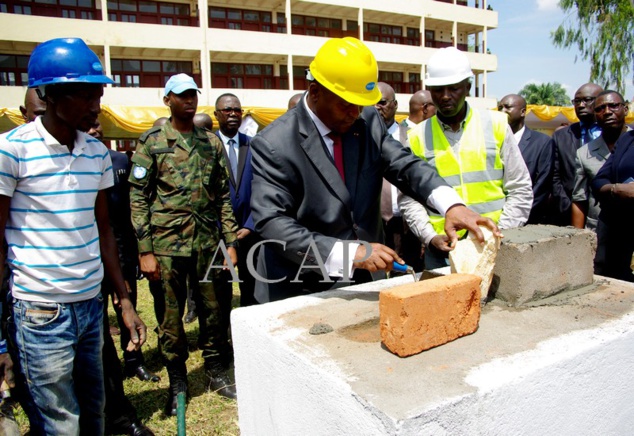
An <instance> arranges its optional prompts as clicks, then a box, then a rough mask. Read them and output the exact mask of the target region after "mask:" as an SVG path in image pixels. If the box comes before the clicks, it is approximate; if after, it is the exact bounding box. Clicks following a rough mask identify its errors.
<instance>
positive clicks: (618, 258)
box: [0, 38, 634, 435]
mask: <svg viewBox="0 0 634 436" xmlns="http://www.w3.org/2000/svg"><path fill="white" fill-rule="evenodd" d="M342 71H343V72H342ZM28 74H29V92H27V95H26V97H25V105H24V107H21V111H22V113H23V115H24V117H25V120H26V121H27V124H25V125H23V126H20V127H18V128H16V129H14V130H12V131H11V132H8V133H6V134H4V135H2V136H0V239H1V241H0V242H4V241H6V245H7V247H8V248H7V250H6V251H4V252H3V262H1V263H0V264H1V265H2V268H5V261H6V265H8V270H9V271H10V272H9V273H8V274H7V276H8V277H10V280H8V281H7V282H6V283H5V292H6V294H7V295H6V297H5V299H4V302H5V303H4V309H5V310H4V312H5V315H4V316H3V319H9V322H8V329H7V330H6V331H5V330H3V336H2V338H4V339H2V340H0V380H4V381H6V382H7V383H8V384H9V386H10V387H12V388H13V389H14V391H15V393H16V395H15V396H16V398H17V399H18V400H19V401H20V403H21V404H22V407H23V408H24V410H25V411H26V413H27V415H28V417H29V423H30V431H31V434H34V435H39V434H78V433H86V434H88V433H89V434H95V435H99V434H103V433H104V432H105V431H106V429H107V431H108V432H111V433H127V434H132V435H151V434H153V433H152V431H151V430H150V429H149V428H147V427H146V426H145V425H144V424H143V423H141V422H140V421H139V420H138V419H137V416H136V412H135V410H134V407H133V406H132V404H131V403H130V402H129V401H128V400H127V399H126V397H125V393H124V391H123V382H122V380H123V377H124V376H128V377H137V378H139V379H140V380H144V381H158V376H156V375H155V374H153V373H152V372H150V371H149V370H148V369H147V368H146V367H145V364H144V359H143V354H142V352H141V346H142V344H143V342H144V341H145V337H146V327H145V324H144V323H143V322H142V321H141V320H140V319H139V318H138V316H137V314H136V312H135V307H136V299H137V292H136V282H137V279H138V277H139V276H140V275H142V276H143V277H145V278H146V279H147V280H149V284H150V285H149V287H150V292H151V295H152V298H153V303H154V310H155V316H156V322H157V325H158V326H157V328H156V332H157V334H158V348H159V353H160V355H161V358H162V361H163V363H164V365H165V366H166V368H167V373H168V376H169V392H168V398H167V402H166V405H165V409H164V412H165V414H166V415H168V416H174V415H176V414H177V405H178V401H177V397H178V395H179V394H185V395H186V396H188V395H189V392H190V389H189V383H188V378H187V365H186V361H187V359H188V354H189V351H188V346H187V338H186V336H185V330H184V321H183V317H184V316H186V320H188V321H191V320H193V319H194V318H195V317H197V318H198V322H199V326H200V329H199V337H198V346H199V348H200V349H201V350H202V357H203V360H204V370H205V375H206V377H207V388H208V389H209V390H212V391H214V392H216V393H217V394H219V395H222V396H224V397H226V398H230V399H235V398H236V397H237V395H238V393H237V392H236V388H235V385H234V382H233V380H232V378H231V377H230V374H229V368H230V367H231V365H232V361H233V352H232V346H231V342H230V339H229V329H230V325H229V314H230V311H231V306H232V295H233V289H232V283H234V282H238V283H239V289H240V305H241V306H249V305H254V304H258V303H266V302H269V301H275V300H280V299H284V298H288V297H292V296H296V295H302V294H306V293H312V292H318V291H322V290H326V289H333V288H336V287H341V286H346V285H347V284H350V283H352V282H356V283H359V282H364V281H370V280H375V279H377V278H382V277H385V276H386V273H389V272H390V271H391V270H392V269H393V265H394V263H395V262H396V263H401V264H402V263H404V262H406V263H407V264H409V265H411V266H413V267H414V269H415V270H416V271H420V270H422V269H423V268H426V269H433V268H438V267H443V266H445V265H447V255H448V252H449V251H451V250H452V249H453V247H454V246H455V242H456V241H457V240H458V238H461V237H463V236H464V235H465V233H466V232H473V233H474V234H475V235H476V238H477V239H478V240H480V241H482V240H483V234H482V231H481V229H480V226H486V227H488V228H489V229H490V230H492V231H493V232H494V233H495V234H497V235H500V234H501V233H500V229H508V228H513V227H519V226H523V225H525V224H555V225H574V226H575V227H579V228H584V227H587V228H590V229H593V230H595V231H596V232H597V234H598V240H599V244H598V245H599V248H598V250H597V256H596V259H595V269H596V271H597V272H598V273H601V274H605V275H608V276H611V277H615V278H619V279H624V280H629V281H634V280H633V276H632V274H631V269H630V270H629V275H628V274H627V269H626V268H623V262H624V259H625V258H626V257H627V255H628V254H629V259H628V262H629V261H631V257H632V247H631V246H628V247H626V248H625V249H624V248H623V247H622V244H618V243H615V242H614V241H615V237H614V235H613V234H612V233H614V226H613V225H612V224H611V222H613V221H614V220H615V218H614V215H615V213H614V207H618V205H619V204H622V203H619V201H622V202H629V201H631V198H632V196H634V195H633V194H634V193H632V192H630V191H632V189H631V188H632V187H633V186H634V184H633V185H630V186H627V185H628V184H629V183H630V181H628V179H627V178H624V177H622V176H618V177H616V179H615V177H613V176H611V174H612V173H611V172H609V171H608V170H605V169H602V167H603V165H604V164H605V163H606V162H608V164H607V165H606V167H610V168H611V167H612V166H613V165H614V166H616V165H619V168H621V167H622V166H623V163H622V162H623V159H621V160H619V161H618V162H616V163H612V160H611V159H612V158H610V156H611V155H612V154H614V153H615V150H621V149H623V148H627V147H621V148H619V138H620V137H621V136H622V135H623V133H625V132H627V131H628V130H629V128H628V127H627V126H626V125H625V116H626V114H627V105H626V104H625V103H626V102H625V101H624V99H623V97H622V96H621V95H620V94H619V93H618V92H615V91H611V90H606V91H604V90H603V89H601V87H599V86H597V85H595V84H585V85H583V86H581V87H580V88H579V90H577V92H576V93H575V96H574V99H573V100H572V103H573V105H574V108H575V112H576V114H577V116H578V118H579V122H578V123H574V124H572V125H570V126H568V127H566V128H564V129H561V130H559V131H557V132H556V133H555V134H554V135H553V137H552V138H550V137H549V136H547V135H545V134H542V133H539V132H536V131H533V130H530V129H529V128H527V127H526V125H525V116H526V101H525V100H524V99H523V98H522V97H521V96H519V95H516V94H509V95H507V96H505V97H504V98H502V99H501V100H500V102H499V105H498V111H489V110H480V109H476V108H474V107H472V106H471V105H469V103H468V102H467V101H466V97H467V96H468V95H469V93H470V89H471V77H472V75H473V73H472V70H471V66H470V64H469V60H468V58H467V56H466V55H465V54H464V53H462V52H460V51H459V50H457V49H455V48H453V47H450V48H445V49H440V50H438V51H437V52H436V53H435V54H434V55H433V56H432V57H431V59H430V60H429V62H428V65H427V76H426V80H425V83H426V87H427V89H425V90H421V91H418V92H416V93H415V94H414V95H413V96H412V97H411V99H410V101H409V116H408V117H407V118H406V119H405V120H404V121H403V122H402V123H398V122H396V120H395V115H396V112H397V110H398V101H397V100H396V93H395V91H394V89H393V88H392V87H391V86H390V85H389V84H387V83H383V82H378V83H377V77H378V66H377V63H376V60H375V59H374V56H373V55H372V53H371V52H370V50H369V49H368V48H367V47H366V46H365V45H364V44H363V43H362V42H361V41H359V40H357V39H355V38H342V39H339V38H333V39H330V40H328V41H327V42H326V43H325V44H324V45H323V46H322V47H321V48H320V50H319V51H318V52H317V54H316V55H315V58H314V59H313V61H312V62H311V64H310V67H309V69H308V71H307V79H308V81H309V86H308V89H307V90H306V92H304V93H300V94H296V95H294V96H293V97H292V98H291V100H290V101H289V105H288V107H289V110H288V112H287V113H286V114H284V115H283V116H281V117H280V118H279V119H278V120H276V121H274V122H273V123H272V124H271V125H270V126H269V127H268V128H266V129H265V130H263V131H262V132H260V133H259V134H257V135H256V136H254V137H249V136H247V135H244V134H242V133H240V132H239V127H240V124H241V121H242V112H243V111H242V105H241V102H240V100H239V98H238V97H237V96H236V95H234V94H231V93H225V94H222V95H220V96H218V98H217V99H216V101H215V111H214V116H215V118H216V120H217V122H218V129H217V130H216V131H215V132H213V131H212V130H213V121H212V119H211V118H210V117H209V116H208V115H205V114H197V109H198V94H199V92H200V91H199V89H198V86H197V85H196V83H195V81H194V79H193V78H192V77H190V76H188V75H186V74H177V75H175V76H172V77H171V78H170V79H169V80H168V81H167V83H166V85H165V89H164V96H163V103H164V104H165V105H166V106H167V107H169V111H170V116H169V117H166V118H162V119H159V120H157V121H156V123H155V125H154V127H152V128H151V129H150V130H148V131H147V132H145V133H144V134H143V135H141V137H140V139H139V141H138V145H137V148H136V151H135V153H134V155H133V156H132V159H131V161H129V160H128V158H127V156H126V155H125V154H122V153H117V152H114V151H112V150H107V149H106V148H105V146H104V145H103V144H102V143H101V142H100V139H101V132H100V128H99V123H98V120H97V116H98V114H99V112H100V106H99V104H100V98H101V96H102V94H103V86H104V85H105V84H108V83H112V80H111V79H110V78H108V77H107V76H106V75H105V74H104V73H103V70H102V68H101V64H100V62H99V60H98V58H97V56H96V55H95V54H94V53H93V52H92V51H91V50H90V49H89V48H88V46H86V44H85V43H84V42H83V41H81V40H79V39H72V38H68V39H55V40H51V41H47V42H45V43H43V44H40V45H39V46H38V47H37V48H36V49H35V50H34V52H33V53H32V55H31V59H30V61H29V67H28ZM628 138H629V136H628ZM624 159H625V158H624ZM628 168H629V167H628ZM600 173H601V174H600ZM598 174H599V177H598V181H595V183H593V180H594V179H595V178H597V175H598ZM620 174H623V171H621V173H620ZM630 178H631V177H630ZM632 180H633V181H634V179H632ZM606 198H607V199H608V200H604V199H606ZM604 202H605V204H609V207H611V209H610V211H611V212H610V214H609V216H608V214H607V213H605V214H604V213H602V212H601V206H602V205H603V204H604ZM615 204H616V206H614V205H615ZM627 204H629V203H627ZM604 215H606V216H608V217H607V218H606V219H603V218H602V217H603V216H604ZM610 232H612V233H610ZM616 245H618V247H617V248H615V247H616ZM628 250H629V251H628ZM616 265H618V268H617V267H616ZM110 296H113V304H114V306H115V311H116V313H117V316H118V322H119V326H120V327H121V344H120V345H121V349H122V350H123V352H124V354H123V356H124V370H123V372H122V371H121V363H120V360H119V358H118V356H117V352H116V349H115V346H114V343H113V341H112V338H111V337H110V334H109V328H108V321H107V318H108V317H107V312H106V307H107V299H108V298H109V297H110ZM188 300H189V301H188ZM186 301H188V303H187V304H186ZM186 306H187V307H188V310H187V313H186ZM194 313H195V315H194ZM14 374H15V377H14Z"/></svg>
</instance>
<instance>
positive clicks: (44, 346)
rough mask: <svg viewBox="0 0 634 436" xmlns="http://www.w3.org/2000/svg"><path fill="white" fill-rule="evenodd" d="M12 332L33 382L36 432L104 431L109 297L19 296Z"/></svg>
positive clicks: (30, 399) (30, 408) (31, 409)
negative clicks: (48, 299) (55, 299)
mask: <svg viewBox="0 0 634 436" xmlns="http://www.w3.org/2000/svg"><path fill="white" fill-rule="evenodd" d="M12 328H13V329H14V330H13V331H12V334H13V335H14V339H15V344H16V347H17V349H18V350H17V351H18V358H19V362H20V366H21V371H22V373H23V374H24V377H25V379H26V382H27V390H28V392H27V394H28V395H27V396H28V398H27V402H28V403H30V404H29V405H27V407H26V408H27V414H28V416H29V421H30V425H31V432H32V434H46V435H77V434H80V433H81V434H86V435H103V433H104V404H105V394H104V380H103V364H102V357H101V353H102V348H103V336H102V333H103V297H102V296H101V294H99V295H98V296H96V297H94V298H92V299H90V300H86V301H81V302H78V303H37V302H33V301H25V300H18V299H15V300H14V301H13V325H12Z"/></svg>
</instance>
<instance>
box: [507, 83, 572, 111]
mask: <svg viewBox="0 0 634 436" xmlns="http://www.w3.org/2000/svg"><path fill="white" fill-rule="evenodd" d="M519 95H521V96H522V97H524V99H525V100H526V103H528V104H545V105H548V106H570V97H568V94H566V90H565V89H564V88H563V87H562V86H561V84H559V83H557V82H555V83H542V84H539V85H538V84H537V83H528V84H526V85H525V86H524V87H523V88H522V90H521V91H520V92H519Z"/></svg>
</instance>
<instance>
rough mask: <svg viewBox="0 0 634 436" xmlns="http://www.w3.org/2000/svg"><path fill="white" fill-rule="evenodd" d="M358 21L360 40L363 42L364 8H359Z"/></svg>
mask: <svg viewBox="0 0 634 436" xmlns="http://www.w3.org/2000/svg"><path fill="white" fill-rule="evenodd" d="M357 21H358V22H359V39H360V40H361V41H363V40H364V39H363V8H359V18H358V19H357Z"/></svg>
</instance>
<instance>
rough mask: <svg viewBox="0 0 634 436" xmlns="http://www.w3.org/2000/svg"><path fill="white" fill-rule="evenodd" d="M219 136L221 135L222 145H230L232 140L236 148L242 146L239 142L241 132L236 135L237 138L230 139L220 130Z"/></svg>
mask: <svg viewBox="0 0 634 436" xmlns="http://www.w3.org/2000/svg"><path fill="white" fill-rule="evenodd" d="M218 135H220V139H222V143H223V144H225V145H228V144H229V140H230V139H233V140H234V141H235V144H234V146H235V145H239V144H240V141H239V139H240V138H239V135H240V133H239V132H238V133H236V134H235V136H232V137H231V138H230V137H228V136H226V135H225V134H224V133H222V131H221V130H220V129H218Z"/></svg>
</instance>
